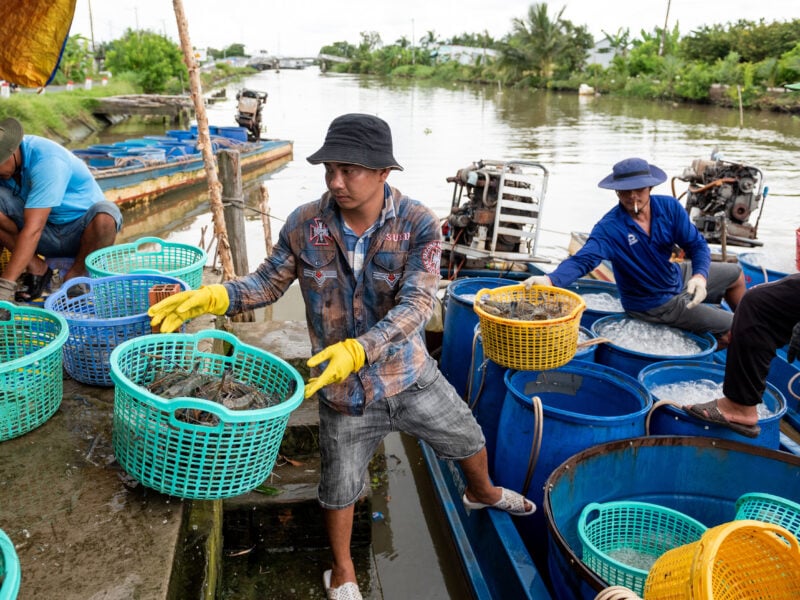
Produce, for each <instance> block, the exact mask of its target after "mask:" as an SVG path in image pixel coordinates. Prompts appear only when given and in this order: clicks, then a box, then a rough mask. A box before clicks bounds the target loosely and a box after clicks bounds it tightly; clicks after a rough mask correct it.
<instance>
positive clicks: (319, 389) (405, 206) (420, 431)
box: [149, 114, 536, 599]
mask: <svg viewBox="0 0 800 600" xmlns="http://www.w3.org/2000/svg"><path fill="white" fill-rule="evenodd" d="M308 161H309V162H311V163H312V164H320V163H321V164H323V165H324V166H325V184H326V186H327V192H326V193H325V194H323V195H322V197H321V198H320V199H319V200H316V201H314V202H311V203H309V204H305V205H303V206H301V207H299V208H298V209H296V210H295V211H294V212H293V213H292V214H291V215H290V216H289V218H288V219H287V221H286V224H285V225H284V226H283V228H282V230H281V232H280V235H279V239H278V243H277V244H276V245H275V249H274V252H273V254H272V256H270V257H268V258H267V259H266V260H265V261H264V262H263V263H262V264H261V265H260V266H259V267H258V269H257V270H256V272H255V273H253V274H250V275H246V276H244V277H241V278H239V279H237V280H234V281H230V282H226V283H224V284H220V285H212V286H207V287H205V288H201V289H200V290H196V291H188V292H181V293H180V294H177V295H175V296H172V297H171V298H168V299H166V300H163V301H162V302H160V303H159V304H156V305H155V306H153V307H152V308H151V309H150V311H149V314H150V315H151V316H152V317H153V320H152V323H153V325H154V326H159V327H160V328H161V331H165V332H168V331H174V330H175V329H177V328H178V327H180V325H181V323H183V321H185V320H186V319H190V318H192V317H195V316H197V315H199V314H202V313H205V312H211V313H214V314H217V315H223V314H227V315H234V314H236V313H238V312H241V311H244V310H250V309H254V308H257V307H259V306H263V305H265V304H271V303H273V302H275V301H276V300H277V299H278V298H279V297H280V296H281V294H283V293H284V292H285V291H286V289H287V288H288V287H289V285H290V284H291V283H292V282H293V281H294V280H295V279H297V280H299V283H300V289H301V291H302V294H303V299H304V300H305V306H306V315H307V321H308V329H309V336H310V338H311V345H312V348H313V351H314V352H315V354H314V356H312V357H311V359H310V360H309V361H308V366H309V367H311V370H312V377H311V379H309V381H308V384H307V385H306V389H305V396H306V398H309V397H311V396H313V395H316V396H317V398H318V399H319V415H320V454H321V457H322V469H321V474H320V484H319V489H318V497H319V502H320V505H321V506H322V508H323V510H324V512H325V524H326V528H327V531H328V536H329V539H330V543H331V549H332V553H333V568H332V569H330V570H327V571H325V573H324V575H323V581H324V585H325V588H326V594H327V597H328V598H329V599H344V598H348V599H356V598H361V593H360V592H359V589H358V584H357V583H356V573H355V567H354V566H353V560H352V558H351V554H350V538H351V533H352V526H353V508H354V504H355V503H356V501H357V500H358V499H359V497H361V495H362V494H363V493H364V491H365V489H367V484H366V483H365V480H366V479H367V467H368V465H369V461H370V459H371V457H372V455H373V454H374V452H375V450H376V449H377V448H378V446H379V444H380V443H381V441H382V440H383V438H384V437H385V436H386V435H387V434H388V433H389V432H391V431H398V430H400V431H405V432H407V433H410V434H412V435H414V436H416V437H418V438H420V439H423V440H425V441H426V442H428V443H429V444H430V445H431V446H432V447H433V448H434V450H435V451H436V452H437V454H438V455H439V456H442V457H446V458H450V459H452V460H455V461H458V462H459V463H460V465H461V467H462V469H463V471H464V475H465V478H466V481H467V489H466V492H465V494H464V498H463V501H464V505H465V506H466V507H467V508H470V509H481V508H486V507H494V508H496V509H500V510H504V511H507V512H509V513H511V514H514V515H520V516H522V515H530V514H532V513H533V512H534V510H535V508H536V507H535V506H534V504H533V503H532V502H530V501H529V500H527V499H525V498H523V497H522V496H521V495H520V494H518V493H516V492H513V491H510V490H506V489H504V488H500V487H495V486H494V485H493V484H492V483H491V481H490V480H489V476H488V469H487V456H486V449H485V447H484V444H485V442H484V438H483V434H482V432H481V429H480V427H479V425H478V424H477V422H476V421H475V419H474V417H473V415H472V413H471V412H470V410H469V408H468V407H467V404H466V403H465V402H464V401H463V400H462V399H461V398H460V397H459V396H458V393H457V392H456V391H455V389H454V388H453V386H451V385H450V384H449V383H448V382H447V381H446V380H445V378H444V376H443V375H442V374H441V373H440V371H439V369H438V367H437V365H436V361H435V360H434V359H432V358H431V356H430V355H429V354H428V352H427V350H426V347H425V339H424V328H425V324H426V323H427V322H428V320H429V319H430V317H431V314H432V312H433V309H434V305H435V301H436V292H437V288H438V282H439V259H440V255H441V232H440V227H439V220H438V219H437V217H436V215H435V214H433V212H431V210H430V209H428V208H426V207H425V206H424V205H423V204H422V203H420V202H417V201H415V200H411V199H410V198H408V197H407V196H404V195H402V194H401V193H400V192H399V191H398V190H397V189H395V188H392V187H390V186H389V185H388V184H387V183H386V179H387V177H388V176H389V173H390V172H391V171H392V170H393V169H397V170H399V169H402V167H401V166H400V164H399V163H398V162H397V160H396V159H395V158H394V155H393V150H392V134H391V131H390V129H389V125H388V124H387V123H386V122H385V121H383V120H382V119H379V118H378V117H375V116H372V115H367V114H346V115H343V116H340V117H338V118H336V119H334V120H333V122H332V123H331V124H330V127H329V129H328V133H327V136H326V138H325V143H324V144H323V145H322V147H321V148H320V149H319V150H318V151H317V152H315V153H314V154H312V155H311V156H309V157H308ZM323 367H324V368H323Z"/></svg>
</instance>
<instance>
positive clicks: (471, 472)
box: [458, 448, 532, 510]
mask: <svg viewBox="0 0 800 600" xmlns="http://www.w3.org/2000/svg"><path fill="white" fill-rule="evenodd" d="M458 464H460V465H461V470H462V471H464V477H465V478H466V480H467V489H466V490H465V491H464V493H465V494H466V496H467V500H469V501H470V502H482V503H483V504H494V503H496V502H497V501H499V500H500V497H501V496H502V495H503V491H502V489H501V488H499V487H497V486H495V485H492V482H491V480H490V479H489V460H488V458H487V455H486V448H483V449H482V450H481V451H480V452H478V453H476V454H473V455H472V456H470V457H469V458H465V459H464V460H462V461H459V463H458ZM531 506H532V504H531V502H530V500H527V499H526V500H525V509H526V510H530V508H531Z"/></svg>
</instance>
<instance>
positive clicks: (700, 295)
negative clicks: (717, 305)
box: [686, 275, 706, 308]
mask: <svg viewBox="0 0 800 600" xmlns="http://www.w3.org/2000/svg"><path fill="white" fill-rule="evenodd" d="M686 291H687V293H688V294H689V295H690V296H691V297H692V299H691V300H690V301H689V304H687V305H686V308H694V307H695V306H697V305H698V304H700V303H701V302H702V301H703V300H705V299H706V278H705V277H703V276H702V275H695V276H693V277H692V278H691V279H690V280H689V283H687V284H686Z"/></svg>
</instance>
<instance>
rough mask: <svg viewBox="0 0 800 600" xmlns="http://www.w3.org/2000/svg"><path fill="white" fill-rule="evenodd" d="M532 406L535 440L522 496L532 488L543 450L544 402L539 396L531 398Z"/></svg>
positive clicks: (532, 442)
mask: <svg viewBox="0 0 800 600" xmlns="http://www.w3.org/2000/svg"><path fill="white" fill-rule="evenodd" d="M531 405H532V406H533V419H534V422H533V440H532V441H531V454H530V456H529V457H528V471H527V473H526V474H525V483H524V484H523V485H522V495H523V496H527V495H528V489H530V487H531V480H532V479H533V471H534V470H535V469H536V463H537V462H538V461H539V451H540V450H541V448H542V421H543V420H544V414H543V411H542V401H541V399H540V398H539V396H531Z"/></svg>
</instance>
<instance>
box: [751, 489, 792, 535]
mask: <svg viewBox="0 0 800 600" xmlns="http://www.w3.org/2000/svg"><path fill="white" fill-rule="evenodd" d="M742 519H750V520H752V521H763V522H765V523H772V524H773V525H780V526H781V527H784V528H785V529H787V530H789V531H790V532H791V534H792V535H793V536H795V537H796V538H798V539H800V504H797V502H792V501H791V500H787V499H786V498H781V497H780V496H773V495H772V494H762V493H759V492H752V493H750V494H744V495H743V496H741V497H740V498H739V499H738V500H737V501H736V520H737V521H740V520H742Z"/></svg>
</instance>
